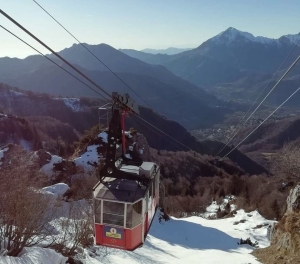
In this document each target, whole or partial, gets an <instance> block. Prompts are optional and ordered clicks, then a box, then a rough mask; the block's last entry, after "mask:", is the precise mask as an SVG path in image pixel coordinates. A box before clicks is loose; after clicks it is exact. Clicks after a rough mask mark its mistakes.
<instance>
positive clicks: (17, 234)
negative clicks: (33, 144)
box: [0, 149, 50, 256]
mask: <svg viewBox="0 0 300 264" xmlns="http://www.w3.org/2000/svg"><path fill="white" fill-rule="evenodd" d="M9 155H10V153H9ZM9 155H8V157H9V158H10V160H9V162H8V163H7V164H3V165H4V166H3V167H2V168H1V170H0V181H1V185H0V241H1V242H2V243H0V251H5V252H6V254H7V255H9V256H17V255H18V254H19V253H20V252H21V251H22V249H23V248H24V247H29V246H33V245H36V244H38V243H40V242H41V241H42V240H44V239H45V237H46V236H47V235H48V234H49V233H48V231H47V224H48V221H49V218H48V217H50V215H49V213H48V210H49V200H48V199H47V197H46V196H45V195H43V194H42V193H41V192H39V191H38V188H39V187H40V186H41V185H40V179H43V176H42V175H40V174H39V173H37V174H35V173H33V172H32V171H31V169H28V167H27V166H26V162H28V161H29V160H30V157H29V154H27V152H26V151H25V152H23V151H21V150H20V149H16V151H14V154H11V156H9ZM31 167H33V166H31Z"/></svg>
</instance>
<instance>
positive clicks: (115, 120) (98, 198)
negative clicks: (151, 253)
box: [93, 93, 160, 250]
mask: <svg viewBox="0 0 300 264" xmlns="http://www.w3.org/2000/svg"><path fill="white" fill-rule="evenodd" d="M113 100H114V102H113V105H112V118H111V121H110V124H109V129H108V144H107V153H106V159H105V163H104V166H103V168H102V169H101V171H100V181H99V182H98V183H97V184H96V186H95V187H94V188H93V205H94V233H95V244H96V245H100V246H106V247H112V248H119V249H124V250H135V249H136V248H138V247H140V246H142V245H143V243H144V241H145V239H146V236H147V234H148V232H149V229H150V226H151V224H152V221H153V217H154V215H155V212H156V210H157V207H158V201H159V178H160V173H159V167H158V166H157V165H156V164H155V163H153V162H146V161H142V160H140V159H138V158H133V157H132V159H130V158H127V157H126V156H125V154H126V144H125V143H126V142H125V125H124V118H125V116H126V115H128V114H130V113H133V114H138V113H139V111H138V107H137V105H136V104H135V103H134V102H133V101H132V100H131V99H130V98H129V96H128V95H127V94H126V95H125V96H121V95H119V94H118V93H113ZM121 146H122V147H121ZM120 150H121V151H120Z"/></svg>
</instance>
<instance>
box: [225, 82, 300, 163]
mask: <svg viewBox="0 0 300 264" xmlns="http://www.w3.org/2000/svg"><path fill="white" fill-rule="evenodd" d="M299 90H300V87H299V88H298V89H297V90H296V91H294V92H293V93H292V94H291V95H290V96H289V97H288V98H287V99H286V100H285V101H284V102H283V103H282V104H280V105H279V106H278V107H277V108H276V109H275V110H274V111H273V112H272V113H271V114H269V115H268V116H267V117H266V118H265V119H264V120H263V121H262V122H261V123H260V124H259V125H258V126H257V127H256V128H255V129H253V130H252V131H251V132H250V133H249V134H248V135H247V136H246V137H245V138H244V139H243V140H241V141H240V142H239V143H238V144H237V145H236V146H235V147H234V148H233V149H232V150H230V151H229V152H228V153H227V154H226V155H225V156H224V157H223V158H221V159H220V160H223V159H224V158H225V157H227V156H228V155H229V154H230V153H231V152H232V151H234V150H235V149H236V148H238V147H239V146H240V145H241V144H242V143H243V142H244V141H245V140H246V139H247V138H248V137H250V136H251V135H252V134H253V133H254V132H255V131H256V130H257V129H258V128H259V127H260V126H261V125H262V124H264V123H265V122H266V121H267V120H268V119H269V118H270V117H271V116H272V115H273V114H274V113H275V112H276V111H277V110H278V109H279V108H280V107H281V106H283V105H284V104H285V103H286V102H287V101H288V100H290V99H291V98H292V97H293V96H294V95H295V94H296V93H297V92H298V91H299Z"/></svg>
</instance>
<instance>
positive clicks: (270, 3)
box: [0, 0, 300, 58]
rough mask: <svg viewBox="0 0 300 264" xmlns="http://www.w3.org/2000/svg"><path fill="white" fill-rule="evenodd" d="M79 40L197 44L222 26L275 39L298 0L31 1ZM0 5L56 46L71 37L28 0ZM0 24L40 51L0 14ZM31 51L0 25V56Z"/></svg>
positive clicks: (297, 27) (289, 29) (295, 18)
mask: <svg viewBox="0 0 300 264" xmlns="http://www.w3.org/2000/svg"><path fill="white" fill-rule="evenodd" d="M37 2H38V3H40V4H41V5H42V6H43V7H44V8H45V9H46V10H48V11H49V12H50V13H51V14H52V15H53V16H54V17H55V18H56V19H57V20H59V21H60V22H61V23H62V24H63V25H64V26H65V27H66V28H67V29H68V30H70V31H71V32H72V33H73V34H74V35H75V36H76V37H77V38H78V39H79V40H81V41H82V42H86V43H89V44H99V43H107V44H109V45H111V46H113V47H115V48H132V49H137V50H140V49H144V48H167V47H170V46H173V47H197V46H199V45H200V44H201V43H202V42H204V41H205V40H207V39H209V38H211V37H213V36H215V35H217V34H218V33H220V32H221V31H224V30H225V29H227V28H228V27H235V28H237V29H239V30H242V31H247V32H250V33H252V34H253V35H255V36H265V37H270V38H278V37H280V36H282V35H286V34H296V33H299V32H300V16H299V10H300V1H299V0H285V1H283V0H206V1H204V0H105V1H104V0H37ZM0 7H1V9H2V10H3V11H5V12H6V13H7V14H9V15H10V16H12V17H13V18H14V19H15V20H17V21H18V22H19V23H21V24H22V25H23V26H25V27H26V28H27V29H28V30H30V31H31V32H32V33H34V34H35V35H36V36H38V37H39V38H40V39H41V40H43V41H44V42H46V43H47V44H48V45H49V46H50V47H51V48H53V49H54V50H56V51H59V50H62V49H64V48H66V47H69V46H71V45H72V44H73V43H74V42H75V41H74V40H73V39H72V38H71V37H70V36H69V35H68V34H67V33H66V32H65V31H63V29H61V28H60V27H59V26H58V25H57V24H56V23H55V22H54V21H53V20H52V19H51V18H50V17H49V16H48V15H47V14H45V13H44V12H43V11H42V10H41V9H40V8H39V7H38V6H37V5H36V4H35V3H34V2H33V1H32V0H9V1H7V0H0ZM0 25H2V26H5V27H6V28H8V29H10V30H11V31H13V32H14V33H15V34H17V35H18V36H20V37H22V38H23V39H24V40H26V41H28V42H29V43H30V44H32V45H34V46H35V47H36V48H37V49H39V50H40V51H42V52H44V53H46V51H45V49H44V48H42V47H41V46H40V45H39V44H37V43H36V42H35V41H33V40H31V39H30V37H28V36H27V35H26V34H25V33H23V32H22V31H21V30H19V29H18V28H17V27H16V26H14V25H12V24H11V22H9V21H8V20H7V19H6V18H4V17H3V16H2V15H0ZM31 54H35V52H34V51H33V50H31V49H30V48H28V47H26V46H25V45H24V44H23V43H21V42H20V41H19V40H17V39H15V38H14V37H12V36H10V35H9V34H8V33H6V32H5V31H4V30H3V29H2V28H0V57H4V56H9V57H19V58H24V57H26V56H28V55H31Z"/></svg>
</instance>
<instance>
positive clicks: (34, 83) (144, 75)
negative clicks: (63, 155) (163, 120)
mask: <svg viewBox="0 0 300 264" xmlns="http://www.w3.org/2000/svg"><path fill="white" fill-rule="evenodd" d="M85 45H86V46H87V47H88V48H89V49H90V50H91V51H92V52H93V53H94V54H95V55H96V56H97V57H98V58H99V59H100V60H101V61H102V62H103V63H105V65H107V66H108V67H109V68H110V69H111V70H112V71H113V72H116V74H117V75H118V76H119V77H120V78H121V79H122V80H124V81H125V83H127V84H128V85H129V86H130V87H131V88H132V89H133V90H134V91H136V92H137V93H138V94H139V95H140V96H142V98H144V100H145V101H146V102H147V103H148V104H149V105H150V106H151V107H152V108H153V109H154V110H155V111H157V112H159V113H161V114H163V115H165V116H167V117H168V118H170V119H172V120H176V121H177V122H179V123H181V124H183V125H184V126H185V127H186V128H188V129H193V128H197V127H206V126H212V125H214V124H216V123H219V122H222V120H223V118H224V117H225V115H226V114H228V113H230V112H233V111H236V110H241V109H242V108H243V107H241V106H239V105H233V104H229V103H227V102H224V101H222V100H218V99H217V98H216V97H214V96H212V95H210V94H209V93H207V92H205V91H204V90H203V89H201V88H200V87H198V86H196V85H195V84H192V83H191V82H189V81H186V80H184V79H182V78H180V77H178V76H176V75H174V74H173V73H172V72H170V71H169V70H167V69H166V68H165V67H164V66H161V65H151V64H148V63H145V62H143V61H140V60H138V59H135V58H132V57H130V56H128V55H126V54H124V53H122V52H120V51H118V50H116V49H114V48H112V47H110V46H109V45H106V44H100V45H88V44H85ZM59 54H60V55H61V56H62V57H64V58H65V59H66V60H68V61H69V62H71V63H72V64H73V65H75V66H76V67H77V68H78V69H80V70H81V71H82V72H83V73H85V74H86V75H87V76H89V77H90V78H91V79H92V80H94V81H95V82H96V83H98V84H99V85H100V86H101V87H103V88H104V89H105V90H106V91H108V92H109V93H111V92H113V91H119V92H120V93H129V94H131V96H132V97H133V98H134V99H135V100H136V102H137V103H139V104H142V105H143V104H144V102H143V101H142V100H140V98H138V97H137V96H136V95H135V94H134V93H132V91H131V90H130V89H129V88H128V87H126V86H125V85H124V83H122V82H121V81H120V80H119V79H118V78H116V76H114V75H113V74H112V73H111V72H109V71H108V69H107V68H106V67H104V66H103V65H101V63H100V62H99V61H97V60H96V59H95V58H93V57H92V56H91V55H90V54H88V52H87V51H86V50H85V49H84V48H83V47H82V46H81V45H78V44H74V45H73V46H72V47H70V48H66V49H64V50H62V51H60V52H59ZM50 57H51V58H52V59H55V57H54V55H50ZM55 60H56V59H55ZM7 65H9V67H7ZM62 66H63V67H64V68H66V69H67V70H70V69H69V67H67V66H66V65H62ZM2 69H4V71H5V74H0V81H2V82H3V83H7V84H10V85H12V86H16V87H19V88H22V89H26V90H31V91H35V92H44V93H50V94H54V95H57V96H58V95H61V96H93V97H95V96H96V97H97V96H98V95H97V94H96V93H94V92H93V91H92V90H90V89H88V88H87V87H85V86H84V85H82V84H81V83H80V82H78V81H77V80H75V79H74V78H73V77H71V76H69V75H68V74H66V73H65V72H63V71H62V70H61V69H59V68H58V67H57V66H55V65H53V64H52V63H50V62H48V61H47V60H45V58H43V57H42V56H37V55H36V56H30V57H28V58H25V59H24V60H19V59H17V60H15V59H10V58H0V72H2V71H1V70H2ZM15 69H17V70H15ZM71 72H72V73H73V74H74V75H76V76H77V77H78V78H80V79H82V77H81V76H79V75H78V74H77V73H76V72H74V71H73V70H71ZM85 82H86V81H85Z"/></svg>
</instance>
